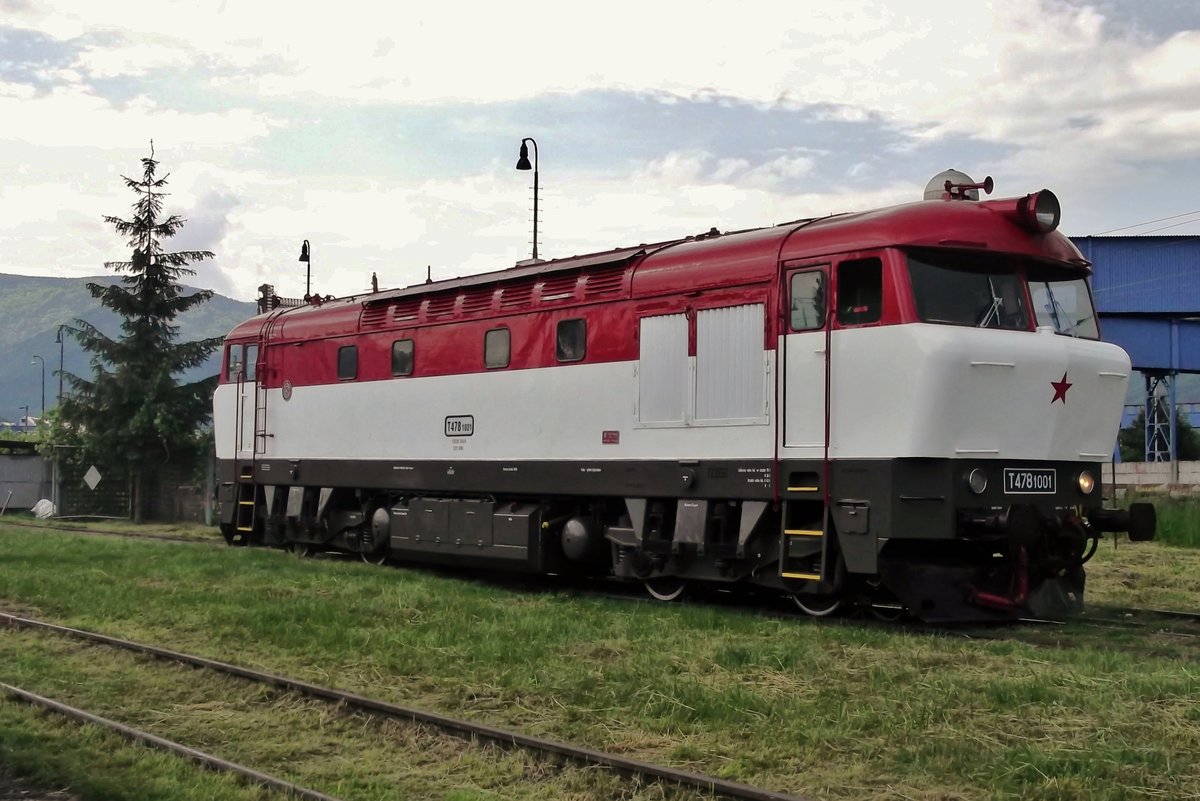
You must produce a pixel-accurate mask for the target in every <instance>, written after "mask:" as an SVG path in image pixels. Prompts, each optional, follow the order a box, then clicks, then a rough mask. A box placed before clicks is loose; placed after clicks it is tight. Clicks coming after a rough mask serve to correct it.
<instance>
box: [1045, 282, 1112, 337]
mask: <svg viewBox="0 0 1200 801" xmlns="http://www.w3.org/2000/svg"><path fill="white" fill-rule="evenodd" d="M1029 294H1030V296H1031V297H1032V298H1033V311H1034V313H1035V314H1036V315H1037V324H1038V325H1052V326H1054V330H1055V331H1057V332H1058V333H1060V334H1069V335H1070V336H1073V337H1084V338H1086V339H1099V338H1100V329H1099V328H1098V327H1097V326H1096V310H1095V309H1094V308H1093V307H1092V295H1091V293H1090V292H1088V287H1087V282H1086V281H1084V280H1083V279H1082V278H1075V279H1073V280H1070V281H1035V280H1033V279H1030V281H1029Z"/></svg>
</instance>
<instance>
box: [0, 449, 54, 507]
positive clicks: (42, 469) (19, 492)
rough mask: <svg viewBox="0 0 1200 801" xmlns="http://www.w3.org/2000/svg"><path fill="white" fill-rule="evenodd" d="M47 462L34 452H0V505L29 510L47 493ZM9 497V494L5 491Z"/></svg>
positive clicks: (48, 485) (48, 479) (48, 492)
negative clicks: (5, 504)
mask: <svg viewBox="0 0 1200 801" xmlns="http://www.w3.org/2000/svg"><path fill="white" fill-rule="evenodd" d="M50 479H51V477H50V463H49V462H48V461H46V460H45V459H43V458H42V457H41V456H38V455H37V454H35V453H28V454H25V453H22V454H0V508H3V507H4V503H5V501H6V500H7V501H8V508H9V509H21V510H26V509H32V508H33V505H34V504H35V503H37V502H38V501H39V500H41V499H42V498H49V497H50V492H51V484H50ZM10 492H11V493H12V496H11V497H9V493H10Z"/></svg>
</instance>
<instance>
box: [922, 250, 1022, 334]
mask: <svg viewBox="0 0 1200 801" xmlns="http://www.w3.org/2000/svg"><path fill="white" fill-rule="evenodd" d="M989 261H990V262H991V263H987V262H985V263H982V264H981V263H980V262H979V261H978V260H976V259H975V258H972V257H971V254H957V253H954V254H950V253H947V254H928V255H926V254H922V255H915V254H910V255H909V257H908V274H909V278H910V280H911V281H912V290H913V300H914V301H916V304H917V316H918V317H920V318H921V321H922V322H926V323H943V324H946V325H970V326H976V327H978V328H1007V329H1012V330H1026V331H1027V330H1029V328H1031V326H1030V324H1029V321H1030V314H1029V309H1028V308H1026V306H1027V304H1026V301H1025V278H1024V276H1022V275H1021V272H1020V270H1019V269H1018V265H1017V263H1016V262H1003V261H995V260H989Z"/></svg>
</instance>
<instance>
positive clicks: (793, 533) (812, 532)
mask: <svg viewBox="0 0 1200 801" xmlns="http://www.w3.org/2000/svg"><path fill="white" fill-rule="evenodd" d="M783 533H784V534H787V535H788V536H789V537H824V536H825V532H824V531H820V530H818V529H812V528H788V529H784V531H783Z"/></svg>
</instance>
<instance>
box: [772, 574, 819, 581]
mask: <svg viewBox="0 0 1200 801" xmlns="http://www.w3.org/2000/svg"><path fill="white" fill-rule="evenodd" d="M779 575H781V576H783V577H784V578H790V579H805V580H807V581H820V580H821V577H820V576H818V575H817V574H816V573H780V574H779Z"/></svg>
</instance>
